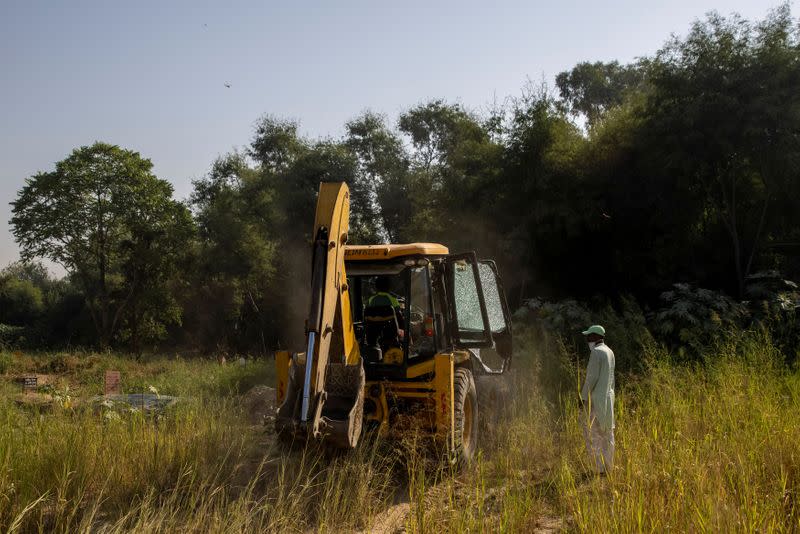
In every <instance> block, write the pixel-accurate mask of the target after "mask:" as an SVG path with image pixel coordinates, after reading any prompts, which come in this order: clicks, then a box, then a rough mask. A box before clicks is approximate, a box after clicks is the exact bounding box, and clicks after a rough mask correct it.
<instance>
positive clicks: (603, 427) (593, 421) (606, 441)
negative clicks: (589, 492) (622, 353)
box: [581, 342, 614, 473]
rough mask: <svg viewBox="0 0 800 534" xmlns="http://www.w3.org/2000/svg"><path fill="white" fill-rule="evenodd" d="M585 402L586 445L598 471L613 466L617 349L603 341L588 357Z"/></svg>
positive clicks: (583, 392) (610, 468)
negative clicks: (615, 357) (615, 359)
mask: <svg viewBox="0 0 800 534" xmlns="http://www.w3.org/2000/svg"><path fill="white" fill-rule="evenodd" d="M581 399H583V401H584V406H585V408H586V412H585V427H584V436H585V437H586V448H587V449H588V451H589V456H590V459H591V461H592V463H593V464H594V468H595V470H596V471H597V472H598V473H606V472H610V471H611V470H612V469H613V467H614V352H613V351H612V350H611V349H610V348H608V346H607V345H606V344H605V343H603V342H600V343H598V344H597V345H596V346H595V347H594V348H593V349H592V353H591V355H590V356H589V365H588V366H587V368H586V382H585V383H584V385H583V390H582V391H581Z"/></svg>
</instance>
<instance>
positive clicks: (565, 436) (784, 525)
mask: <svg viewBox="0 0 800 534" xmlns="http://www.w3.org/2000/svg"><path fill="white" fill-rule="evenodd" d="M548 346H549V347H551V350H554V351H555V352H552V353H551V354H550V356H551V358H552V363H553V366H554V369H560V370H561V372H563V373H564V374H565V375H564V376H563V377H562V378H561V379H559V381H558V385H559V387H558V388H556V387H552V388H548V384H542V383H541V380H540V378H541V377H542V376H555V371H552V372H551V373H550V374H548V373H542V372H541V369H542V366H543V365H546V358H547V357H548V355H547V354H546V353H544V352H542V353H541V354H539V355H538V356H537V358H536V361H537V362H538V363H537V365H536V366H533V365H531V366H525V365H518V366H517V367H518V369H517V376H516V380H517V384H516V387H515V390H516V391H517V398H516V399H515V402H514V404H513V406H512V409H511V415H510V417H509V419H508V420H507V421H506V422H504V423H503V424H502V425H498V426H495V427H493V428H492V429H491V432H490V433H488V434H485V435H484V436H482V437H483V444H482V450H481V452H480V454H479V455H478V457H477V459H476V461H475V462H474V463H473V465H471V466H470V467H469V468H468V469H466V470H465V471H463V472H458V471H456V470H455V469H454V468H453V467H452V466H450V465H449V464H448V463H446V462H440V461H438V459H437V457H436V456H435V455H433V454H431V453H430V452H429V450H428V449H429V447H426V446H423V443H422V442H421V441H420V438H419V436H415V435H413V434H410V435H409V436H407V438H406V439H404V440H402V441H400V442H387V441H381V440H377V439H372V438H371V437H370V438H368V439H366V440H365V441H364V443H363V444H362V445H361V446H360V447H359V448H358V449H357V450H356V451H354V452H353V453H350V454H346V455H337V456H331V455H330V454H328V453H326V451H325V450H323V449H320V448H319V447H316V446H308V447H301V448H300V450H298V451H296V452H284V451H283V450H282V449H280V448H279V447H277V446H276V445H275V444H274V443H273V441H272V435H271V433H270V432H268V431H267V430H265V429H264V428H263V427H259V426H250V425H249V424H248V423H247V418H246V417H245V414H244V413H243V412H242V408H241V405H240V403H239V401H238V394H239V393H241V392H242V391H245V390H246V388H247V387H248V386H249V385H250V384H254V383H259V381H260V382H262V383H263V382H266V381H267V380H268V377H267V375H268V374H269V372H270V371H269V370H268V364H267V363H263V364H259V363H253V364H252V365H248V366H245V367H239V366H219V365H217V364H216V363H211V362H205V363H198V362H183V361H180V360H158V361H153V362H146V363H139V364H133V363H127V362H123V361H122V360H119V361H116V360H113V357H111V356H99V357H97V359H96V361H94V363H92V365H87V366H86V367H84V369H83V371H76V372H74V374H73V375H72V377H71V379H72V382H71V385H70V390H69V394H70V395H71V396H72V397H73V399H75V401H76V402H75V405H74V406H60V407H59V408H58V409H56V410H53V411H51V412H47V413H45V412H37V411H35V410H21V409H20V408H19V407H17V406H16V405H15V403H14V402H13V401H12V397H11V396H7V398H6V399H5V400H4V401H3V402H2V403H0V528H2V529H4V530H7V531H10V532H30V531H52V532H85V531H92V532H108V533H117V532H174V531H191V532H194V531H202V532H263V531H271V532H277V531H280V532H307V531H309V530H312V531H320V532H341V531H354V530H359V529H363V530H365V531H369V530H371V529H377V530H380V529H387V530H385V531H387V532H391V531H392V530H391V529H390V528H389V527H387V526H386V525H387V524H389V523H387V522H386V521H385V515H386V514H387V513H388V512H389V511H392V510H396V511H397V515H396V517H394V519H393V520H394V523H395V526H402V527H404V528H405V529H406V530H407V531H408V532H417V533H422V532H525V531H532V530H534V529H535V528H542V529H551V530H559V529H568V530H576V531H624V532H627V531H637V532H638V531H663V530H673V531H681V532H682V531H691V532H697V531H793V530H797V529H800V497H799V495H800V453H799V452H798V448H797V443H798V442H799V441H800V422H798V419H797V418H796V417H795V414H796V413H797V410H798V407H799V406H800V373H798V372H793V371H790V370H788V369H787V368H786V367H784V366H783V365H782V364H781V359H780V358H781V357H780V354H779V352H778V351H777V350H775V349H774V348H773V345H772V344H771V343H770V342H769V340H768V339H766V338H764V337H759V336H753V335H750V336H743V337H740V338H736V339H730V340H729V341H727V342H726V343H723V344H720V345H719V346H717V347H716V348H715V351H714V357H713V358H711V357H708V358H706V360H705V363H703V364H699V363H698V364H695V365H693V366H686V365H683V366H678V365H674V364H672V363H670V361H669V357H668V355H667V354H666V353H664V352H663V350H662V349H659V348H657V347H650V348H648V349H647V351H646V352H645V353H643V354H642V355H641V356H640V357H641V359H642V361H643V362H645V363H644V365H643V366H644V368H645V370H644V371H643V373H642V374H641V375H638V376H636V377H623V379H621V380H620V381H619V387H618V392H617V393H618V395H617V399H618V400H617V421H618V426H617V430H616V437H617V458H616V468H615V471H614V472H613V474H612V475H611V476H609V477H608V478H596V477H595V476H594V475H591V474H590V473H589V470H588V465H587V464H588V462H587V461H586V460H587V459H586V453H585V449H584V443H583V437H582V435H581V431H580V427H579V413H578V408H577V405H576V403H575V402H574V400H573V399H574V398H575V396H576V392H577V389H576V388H577V385H578V384H579V372H578V371H579V369H580V367H579V366H578V365H576V364H574V363H573V364H570V363H569V362H574V361H575V358H574V355H573V356H570V354H569V353H568V352H567V351H566V349H565V348H564V345H563V344H562V345H560V348H559V344H557V343H553V344H550V345H548ZM110 358H111V359H110ZM34 360H35V359H34ZM28 363H29V364H34V363H35V362H31V361H29V362H28ZM520 363H523V364H524V361H521V362H520ZM78 365H81V364H80V363H79V364H78ZM111 366H113V367H114V368H121V369H122V371H123V375H124V376H128V377H129V378H128V380H129V381H128V382H127V383H126V387H130V384H131V383H133V384H136V386H135V387H141V388H142V389H147V386H148V385H152V386H153V387H154V389H156V390H157V391H158V392H159V394H165V395H176V394H177V395H179V396H184V397H188V398H189V399H188V400H185V402H181V403H179V404H178V405H177V406H176V407H175V409H174V410H171V411H170V412H169V413H166V414H164V416H163V417H162V418H160V419H159V418H153V417H147V416H145V415H144V414H142V413H130V414H127V413H124V414H122V415H121V416H120V417H116V418H106V417H104V416H102V415H100V414H97V413H95V412H94V411H93V410H90V409H88V408H87V407H86V405H83V407H82V406H81V404H80V402H79V398H80V396H81V395H85V394H87V393H89V392H90V390H92V391H93V390H96V389H97V388H98V387H99V385H98V384H97V383H96V382H94V380H95V378H89V379H87V376H86V375H87V374H88V375H90V377H97V376H100V373H102V370H103V369H104V368H108V367H111ZM14 371H15V370H14V369H12V372H14ZM17 371H19V369H17ZM81 373H84V374H81ZM139 384H141V386H140V385H139ZM559 388H560V389H559ZM58 391H65V389H64V386H59V389H58ZM545 391H549V393H547V394H545V393H544V392H545ZM62 404H63V403H62ZM114 413H116V412H114Z"/></svg>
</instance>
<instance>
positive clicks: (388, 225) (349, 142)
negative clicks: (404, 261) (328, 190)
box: [344, 111, 410, 242]
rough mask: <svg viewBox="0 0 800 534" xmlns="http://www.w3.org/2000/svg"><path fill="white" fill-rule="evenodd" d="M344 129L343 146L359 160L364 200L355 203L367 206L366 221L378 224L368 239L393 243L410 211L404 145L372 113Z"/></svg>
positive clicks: (351, 122)
mask: <svg viewBox="0 0 800 534" xmlns="http://www.w3.org/2000/svg"><path fill="white" fill-rule="evenodd" d="M346 128H347V134H346V137H345V141H344V143H345V145H346V146H347V147H348V148H349V149H350V150H351V151H352V152H353V153H354V154H355V155H356V157H357V158H358V165H359V168H358V178H357V179H358V182H359V185H360V187H359V190H360V191H363V195H362V196H363V197H364V198H358V199H357V200H358V201H359V202H363V203H364V204H365V205H366V209H365V218H371V219H372V220H373V221H375V222H378V220H380V224H376V225H375V235H374V236H371V237H373V241H376V242H377V241H381V240H388V241H389V242H394V241H396V240H397V236H398V233H399V230H400V228H401V227H402V225H403V224H404V221H406V220H407V219H408V213H409V210H410V204H409V199H408V191H407V190H406V188H405V185H406V180H407V172H408V158H407V156H406V153H405V150H404V149H403V143H402V141H401V140H400V138H399V137H398V136H397V135H396V134H395V133H394V132H393V131H391V130H389V128H387V126H386V122H385V118H384V117H383V116H381V115H378V114H376V113H373V112H371V111H367V112H364V113H363V114H362V115H360V116H359V117H356V118H355V119H353V120H351V121H349V122H348V123H347V124H346ZM354 200H356V199H355V198H354Z"/></svg>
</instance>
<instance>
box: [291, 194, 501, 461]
mask: <svg viewBox="0 0 800 534" xmlns="http://www.w3.org/2000/svg"><path fill="white" fill-rule="evenodd" d="M349 199H350V195H349V190H348V188H347V185H346V184H344V183H323V184H321V186H320V192H319V197H318V200H317V212H316V216H315V222H314V235H315V245H314V246H315V248H314V260H313V261H314V267H313V268H312V286H313V287H312V305H311V312H310V314H309V320H308V324H307V325H306V330H307V348H306V351H305V352H296V353H290V352H288V351H279V352H276V354H275V363H276V371H277V372H276V382H277V383H276V396H277V404H278V406H279V409H278V416H277V419H276V428H277V430H278V432H279V433H280V434H282V435H284V436H286V435H290V434H291V435H296V434H305V435H309V436H313V437H315V438H319V439H323V440H326V441H329V442H331V443H333V444H335V445H338V446H343V447H345V448H348V447H349V448H352V447H354V446H356V444H357V442H358V434H360V432H361V426H362V424H364V425H366V426H369V427H373V428H377V430H378V432H379V433H381V434H384V435H393V434H396V433H402V432H404V431H406V429H407V424H408V423H410V424H413V425H414V426H415V427H416V428H418V429H422V430H424V431H426V432H428V433H429V434H430V435H431V436H434V437H435V438H437V439H439V440H441V441H442V442H445V443H447V444H448V445H449V446H450V448H451V449H453V448H455V447H456V446H457V445H458V444H459V443H460V442H461V441H463V439H460V436H459V435H458V432H459V429H458V428H457V424H456V422H457V420H460V419H459V418H458V417H457V416H456V410H457V409H462V410H463V409H464V408H463V406H462V405H463V403H464V402H465V401H464V391H463V390H464V388H465V387H466V386H471V387H472V388H473V389H474V387H475V386H474V383H473V380H472V378H471V377H472V374H475V373H483V374H486V373H496V374H500V373H502V370H501V371H499V372H495V371H491V370H489V367H488V366H486V365H485V364H484V363H483V361H482V360H481V359H480V357H479V355H478V354H479V349H477V348H469V347H487V348H486V349H484V350H494V349H495V348H497V351H498V352H501V353H503V354H504V358H506V360H508V361H510V333H511V332H510V321H509V320H508V311H507V306H506V304H505V297H504V296H503V292H502V285H501V284H500V281H499V277H498V278H497V281H496V284H497V289H494V288H493V287H491V285H492V284H494V282H493V281H492V280H494V279H493V278H491V277H493V276H494V277H496V276H497V274H496V268H495V267H494V264H493V262H479V261H478V260H477V259H476V257H475V255H474V253H470V254H462V255H451V254H450V251H449V250H448V248H447V247H446V246H444V245H440V244H437V243H409V244H384V245H345V243H346V241H347V231H348V220H347V219H348V217H349V211H350V210H349ZM323 249H324V251H323ZM322 256H324V261H323V259H322ZM480 263H486V264H487V265H488V264H489V263H491V265H490V266H489V267H490V268H487V267H486V266H485V265H479V264H480ZM348 266H349V267H348ZM348 269H352V271H353V272H352V273H349V272H348ZM370 269H373V270H374V273H377V274H374V273H373V272H372V271H370ZM409 269H416V270H417V271H416V272H421V273H423V274H424V275H425V277H426V278H425V279H426V280H427V281H428V284H429V286H428V290H429V294H428V295H429V297H428V298H429V300H430V302H431V305H430V306H431V307H430V310H431V313H430V316H423V317H422V318H421V321H420V319H419V317H417V316H414V317H416V318H417V320H416V322H415V323H414V325H412V324H411V323H412V322H413V321H412V319H411V318H412V315H411V313H412V310H410V309H409V310H406V311H405V313H406V314H407V315H406V317H408V318H409V320H408V323H409V327H411V326H414V327H415V328H416V330H414V328H411V329H409V330H402V331H403V334H402V339H403V340H404V342H403V343H398V344H396V345H394V346H387V347H384V350H382V351H381V350H377V351H375V352H376V354H377V356H376V355H375V354H372V353H371V352H370V351H368V352H367V356H365V353H364V352H363V351H364V350H365V349H364V348H363V344H364V343H365V339H368V338H369V335H367V334H365V328H367V329H368V328H369V327H368V326H365V325H366V323H365V321H364V320H363V319H364V317H363V316H362V315H363V314H364V313H365V308H364V305H365V304H364V302H366V301H367V299H366V298H365V296H364V294H363V293H364V291H365V289H364V287H362V285H364V284H366V282H364V280H366V279H367V278H369V280H370V282H369V283H370V284H372V283H374V278H376V277H380V276H381V275H380V273H383V272H386V273H389V272H391V273H394V274H395V275H396V276H400V275H398V274H397V273H405V272H406V271H408V270H409ZM455 271H458V272H459V273H461V274H462V275H464V273H466V274H465V275H464V276H462V278H459V280H462V279H463V280H466V281H467V282H469V283H472V284H473V285H474V286H475V289H474V290H473V291H474V293H475V295H476V298H475V300H474V303H473V309H472V311H471V315H470V316H469V317H466V314H465V317H466V318H464V319H463V320H462V319H459V318H457V317H456V313H455V311H454V308H456V307H459V306H461V308H463V307H464V305H463V304H461V303H460V304H459V305H456V299H457V298H458V296H457V295H454V294H453V289H452V288H451V287H449V286H454V285H457V284H458V283H459V282H458V281H457V280H456V279H455V278H454V276H455V275H454V274H453V272H455ZM434 272H435V273H436V276H438V278H436V284H434V285H435V286H436V289H437V291H438V293H437V294H438V295H439V301H438V304H437V305H436V306H435V307H434V305H433V304H432V303H433V296H431V295H433V292H432V290H431V289H430V287H431V284H433V282H431V280H432V278H431V276H432V274H431V273H434ZM443 273H446V275H447V276H449V278H446V276H445V274H443ZM473 273H474V276H473ZM407 276H408V277H409V278H406V280H410V276H411V275H410V274H408V275H407ZM473 278H474V282H473V281H472V280H473ZM351 284H356V286H355V287H350V286H351ZM445 286H448V287H447V288H446V287H445ZM484 286H486V287H487V288H489V289H486V290H485V289H483V288H484ZM469 287H472V286H469ZM445 289H447V298H445V295H444V293H445ZM354 291H355V296H354V294H353V292H354ZM408 291H409V293H408V298H411V297H410V296H411V293H410V289H409V290H408ZM484 293H486V295H484ZM314 295H317V300H315V297H314ZM498 295H499V297H498ZM354 298H356V299H357V302H358V306H357V307H354V304H355V303H354ZM498 298H499V299H500V300H497V299H498ZM320 299H321V302H318V300H320ZM492 299H494V300H492ZM487 302H488V303H489V306H487ZM413 303H414V301H413V299H412V300H411V302H410V304H409V306H411V305H413ZM492 304H494V305H493V306H492ZM498 307H499V308H502V312H503V316H502V317H501V319H503V326H502V328H500V327H497V324H499V323H498V321H499V319H498V318H497V317H499V316H497V310H496V309H495V308H498ZM499 308H498V309H499ZM383 309H384V310H385V309H388V308H386V307H384V308H383ZM434 309H436V310H437V313H436V314H435V315H436V317H434V313H433V310H434ZM315 310H316V311H315ZM389 310H390V311H389V312H388V314H389V315H390V316H391V315H392V311H391V309H389ZM467 311H468V312H469V311H470V310H467ZM490 312H493V313H495V315H490ZM395 313H397V314H400V312H399V311H396V312H395ZM459 313H462V312H459ZM382 315H386V312H385V311H384V312H383V314H382ZM392 318H393V317H392ZM358 319H360V320H358ZM378 319H379V320H384V319H387V317H378ZM469 321H472V322H473V323H475V324H474V325H472V328H471V329H470V330H465V332H462V334H463V335H462V336H460V337H459V332H460V331H459V328H461V324H462V323H463V322H469ZM475 325H477V326H475ZM398 330H400V329H398ZM434 331H435V336H436V338H435V340H434V338H433V336H434ZM412 332H413V333H412ZM421 332H424V334H423V333H421ZM422 335H427V336H431V340H432V342H434V341H435V345H436V347H435V348H433V349H430V350H429V351H428V352H427V353H426V355H425V356H419V355H414V357H413V358H412V357H411V356H410V348H409V347H410V341H409V338H411V337H414V336H416V337H417V338H419V337H420V336H422ZM493 335H494V338H493ZM462 338H463V339H462ZM506 338H508V340H507V342H506V341H504V340H505V339H506ZM373 345H374V343H373ZM370 350H373V349H372V348H370ZM309 354H311V355H312V357H311V358H309V357H308V355H309ZM370 358H371V359H370ZM506 360H504V363H503V370H505V367H506V365H507V361H506ZM309 361H311V366H310V370H308V369H306V367H307V366H308V362H309ZM462 368H463V369H464V370H463V371H459V373H460V374H459V376H460V377H461V378H460V379H458V380H461V382H459V384H460V385H459V386H458V388H457V386H456V382H457V378H456V375H457V370H458V369H462ZM467 372H468V373H469V374H467ZM465 376H468V377H469V378H468V380H466V381H465V380H464V377H465ZM304 378H305V383H301V382H303V379H304ZM459 388H460V389H459ZM457 394H459V395H461V398H460V400H459V399H457V398H456V396H457ZM473 395H474V392H473ZM304 401H305V403H307V404H308V408H307V411H306V410H305V409H304V408H305V407H304ZM470 402H473V403H474V402H475V401H470ZM476 408H477V406H471V408H470V410H469V413H470V414H474V413H475V411H476ZM461 419H463V417H462V418H461ZM470 424H471V423H470ZM470 428H472V426H470Z"/></svg>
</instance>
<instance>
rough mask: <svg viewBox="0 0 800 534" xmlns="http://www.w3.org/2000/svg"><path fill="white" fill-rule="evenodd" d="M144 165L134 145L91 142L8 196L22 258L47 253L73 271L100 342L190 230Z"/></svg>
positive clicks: (107, 339) (168, 189) (105, 342)
mask: <svg viewBox="0 0 800 534" xmlns="http://www.w3.org/2000/svg"><path fill="white" fill-rule="evenodd" d="M151 169H152V163H151V162H150V161H149V160H147V159H144V158H142V157H141V156H140V155H139V154H138V153H137V152H133V151H130V150H125V149H122V148H120V147H119V146H116V145H110V144H106V143H100V142H98V143H95V144H94V145H92V146H84V147H81V148H78V149H76V150H74V151H73V152H72V154H71V155H70V156H68V157H67V158H66V159H64V160H62V161H60V162H58V163H57V164H56V169H55V171H52V172H42V173H38V174H36V175H34V176H32V177H30V178H28V179H27V180H26V184H25V186H24V187H23V188H22V190H21V191H20V192H19V194H18V196H17V199H16V200H15V201H14V202H13V203H12V205H13V216H12V219H11V225H12V226H13V231H14V236H15V238H16V240H17V242H18V243H19V245H20V247H21V249H22V258H23V259H24V260H29V259H32V258H35V257H43V258H49V259H51V260H52V261H54V262H56V263H59V264H61V265H62V266H63V267H64V268H65V269H66V270H67V272H68V273H70V275H72V276H74V277H75V279H76V280H77V281H78V282H79V284H80V286H81V289H82V291H83V293H84V296H85V299H86V304H87V307H88V309H89V311H90V314H91V317H92V320H93V322H94V325H95V329H96V332H97V335H98V341H99V344H100V346H102V347H107V346H109V344H110V343H111V341H112V339H113V338H114V335H115V334H116V333H117V331H118V329H119V326H120V324H121V322H122V320H123V319H124V314H125V313H126V311H127V310H128V309H129V307H131V305H132V304H133V303H134V302H136V301H137V299H138V298H139V297H140V296H141V294H142V289H143V288H144V287H146V286H148V285H151V284H153V283H154V281H155V280H157V279H160V278H161V277H163V276H165V275H166V271H167V270H166V269H165V265H166V264H167V263H169V262H170V261H172V258H174V256H175V254H174V251H176V250H180V248H179V247H175V246H174V245H175V243H176V240H177V241H178V242H181V241H184V240H185V237H186V236H187V235H189V234H190V233H191V231H192V230H191V227H192V223H191V218H190V217H189V214H188V210H187V208H186V207H185V206H183V205H182V204H180V203H179V202H176V201H175V200H173V199H172V186H171V185H170V184H169V183H168V182H166V181H164V180H160V179H158V178H157V177H156V176H155V175H153V174H152V172H151ZM156 257H158V266H156V264H155V263H154V262H155V260H156Z"/></svg>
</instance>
